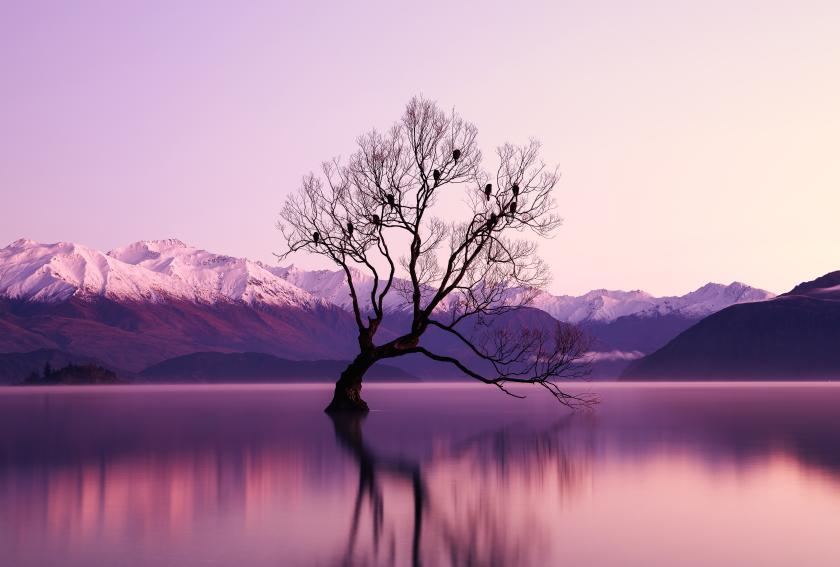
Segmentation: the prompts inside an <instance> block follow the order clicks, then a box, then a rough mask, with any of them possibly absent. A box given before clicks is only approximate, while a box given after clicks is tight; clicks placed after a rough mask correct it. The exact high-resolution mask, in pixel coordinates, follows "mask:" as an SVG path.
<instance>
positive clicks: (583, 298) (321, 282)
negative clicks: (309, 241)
mask: <svg viewBox="0 0 840 567" xmlns="http://www.w3.org/2000/svg"><path fill="white" fill-rule="evenodd" d="M267 269H268V270H270V271H271V272H272V273H274V274H276V275H278V276H280V277H282V278H284V279H285V280H287V281H288V282H290V283H292V284H294V285H296V286H297V287H300V288H302V289H305V290H306V291H308V292H310V293H311V294H313V295H315V296H317V297H320V298H322V299H325V300H327V301H330V302H331V303H333V304H334V305H337V306H339V307H341V308H342V309H348V310H349V309H350V305H351V300H350V292H349V288H348V286H347V282H346V281H345V277H344V273H343V272H341V271H339V270H335V271H333V270H313V271H307V270H301V269H300V268H297V267H295V266H288V267H268V268H267ZM353 281H354V285H355V287H356V291H357V293H358V294H359V297H361V298H363V299H365V298H367V297H368V296H369V294H370V289H371V287H372V285H373V278H372V277H370V276H369V275H366V274H362V273H361V272H354V273H353ZM518 293H521V291H520V290H511V292H510V295H511V298H510V299H511V301H515V297H514V296H515V295H516V294H518ZM389 295H390V297H387V298H386V304H385V307H386V308H391V309H394V308H398V307H401V306H402V305H404V301H403V299H402V297H401V296H400V295H399V294H389ZM771 297H774V295H773V294H772V293H770V292H768V291H764V290H762V289H757V288H754V287H750V286H748V285H745V284H742V283H740V282H733V283H731V284H729V285H723V284H718V283H708V284H706V285H704V286H702V287H700V288H699V289H697V290H695V291H692V292H690V293H687V294H685V295H683V296H666V297H655V296H653V295H651V294H649V293H647V292H644V291H638V290H637V291H617V290H606V289H596V290H593V291H590V292H588V293H586V294H584V295H580V296H572V295H551V294H550V293H547V292H542V293H540V294H538V295H537V296H536V297H535V298H534V300H533V303H531V306H532V307H536V308H537V309H540V310H542V311H545V312H546V313H548V314H549V315H551V316H552V317H554V318H555V319H559V320H561V321H565V322H568V323H574V324H579V323H590V322H592V323H595V322H597V323H610V322H612V321H615V320H616V319H618V318H619V317H625V316H631V315H634V316H639V317H655V316H658V315H679V316H682V317H685V318H689V319H699V318H702V317H705V316H707V315H710V314H711V313H715V312H716V311H720V310H721V309H723V308H724V307H728V306H730V305H734V304H736V303H747V302H751V301H763V300H765V299H770V298H771Z"/></svg>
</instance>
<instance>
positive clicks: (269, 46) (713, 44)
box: [0, 0, 840, 294]
mask: <svg viewBox="0 0 840 567" xmlns="http://www.w3.org/2000/svg"><path fill="white" fill-rule="evenodd" d="M838 29H840V2H837V1H836V0H828V1H822V2H816V1H808V0H796V1H786V2H779V1H773V0H761V1H752V0H741V1H738V0H728V1H718V0H708V1H704V2H687V1H679V0H663V1H631V0H623V1H612V2H608V1H599V0H586V1H579V2H564V1H546V2H527V1H517V2H510V1H508V2H483V3H473V2H468V1H459V2H451V1H450V2H437V1H427V2H423V3H407V2H406V3H403V2H395V1H389V2H346V1H344V2H320V1H306V2H303V1H302V2H295V1H286V2H281V1H276V2H258V1H250V2H244V3H243V2H234V1H230V2H213V1H199V0H195V1H183V0H166V1H154V0H149V1H143V2H139V1H138V2H131V1H129V0H125V1H121V2H110V1H101V2H92V1H88V0H78V1H75V2H65V1H55V2H46V1H41V0H24V1H17V0H4V1H3V2H0V92H2V96H0V246H5V245H6V244H7V243H9V242H11V241H13V240H15V239H17V238H21V237H26V238H31V239H34V240H38V241H42V242H56V241H61V240H64V241H73V242H79V243H82V244H85V245H88V246H91V247H94V248H98V249H102V250H108V249H110V248H113V247H116V246H119V245H123V244H126V243H129V242H133V241H137V240H144V239H156V238H169V237H175V238H180V239H181V240H183V241H185V242H187V243H189V244H191V245H193V246H197V247H200V248H205V249H208V250H212V251H216V252H220V253H225V254H231V255H235V256H245V257H250V258H253V259H259V260H264V261H272V260H273V256H272V253H273V252H278V251H281V250H282V240H281V238H280V234H279V233H278V232H277V230H276V229H275V228H274V224H275V222H276V220H277V218H278V217H277V212H278V211H279V210H280V208H281V206H282V202H283V199H284V197H285V196H286V195H288V194H289V193H290V192H291V191H294V190H296V189H297V187H298V186H299V184H300V180H301V177H302V176H303V175H304V174H305V173H307V172H309V171H312V170H314V169H317V168H318V166H319V164H320V163H321V162H322V161H323V160H325V159H329V158H331V157H333V156H346V155H348V154H350V153H351V152H352V151H353V147H354V140H355V138H356V136H358V135H359V134H361V133H363V132H366V131H368V130H370V129H371V128H374V127H376V128H380V129H384V128H386V127H388V126H389V125H390V124H391V123H392V122H394V121H395V120H396V119H397V118H399V116H400V114H401V112H402V110H403V107H404V106H405V104H406V102H407V101H408V100H409V99H410V98H411V97H412V96H414V95H417V94H423V95H424V96H426V97H428V98H431V99H434V100H436V101H438V103H439V104H440V105H441V106H442V107H444V108H447V109H448V108H453V107H454V108H455V109H456V110H457V111H458V112H459V113H460V114H461V115H462V116H463V117H465V118H466V119H467V120H470V121H471V122H473V123H475V124H476V125H477V126H478V128H479V132H480V134H479V141H480V144H481V147H482V148H483V149H484V150H485V152H486V153H492V151H493V148H495V146H496V145H499V144H502V143H504V142H507V141H509V142H513V143H524V142H526V141H527V140H528V138H529V137H531V136H533V137H535V138H538V139H540V140H541V141H542V142H543V157H544V158H545V160H546V161H547V162H549V163H552V164H554V163H556V164H559V166H560V170H561V171H562V174H563V177H562V180H561V183H560V184H559V185H558V188H557V199H558V202H559V206H560V213H561V214H562V216H563V217H564V219H565V223H564V226H563V227H561V228H560V229H559V231H558V232H557V235H556V236H555V237H554V238H553V239H551V240H547V241H543V242H541V244H540V250H541V252H542V255H543V257H544V258H545V259H546V260H547V261H548V263H549V265H550V266H551V267H552V271H553V273H554V280H553V282H552V284H551V287H550V289H551V291H553V292H555V293H574V294H579V293H583V292H586V291H588V290H590V289H595V288H608V289H644V290H647V291H649V292H652V293H655V294H682V293H685V292H687V291H690V290H692V289H695V288H697V287H699V286H700V285H702V284H704V283H706V282H708V281H717V282H721V283H729V282H731V281H736V280H737V281H742V282H745V283H748V284H750V285H754V286H757V287H762V288H764V289H768V290H770V291H774V292H783V291H787V290H789V289H790V288H791V287H793V285H795V284H796V283H798V282H800V281H803V280H808V279H813V278H814V277H817V276H819V275H822V274H824V273H826V272H829V271H833V270H837V269H840V251H838V246H837V244H838V232H839V231H838V226H840V223H838V219H840V154H838V149H839V148H840V104H839V103H838V101H840V34H839V33H838V32H837V30H838ZM293 261H294V262H295V264H297V265H300V266H303V267H318V266H323V265H322V264H320V263H319V262H317V261H314V260H312V259H310V258H306V257H304V256H298V257H296V258H294V259H293Z"/></svg>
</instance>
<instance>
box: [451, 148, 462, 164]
mask: <svg viewBox="0 0 840 567" xmlns="http://www.w3.org/2000/svg"><path fill="white" fill-rule="evenodd" d="M452 159H454V160H455V161H458V160H459V159H461V150H452Z"/></svg>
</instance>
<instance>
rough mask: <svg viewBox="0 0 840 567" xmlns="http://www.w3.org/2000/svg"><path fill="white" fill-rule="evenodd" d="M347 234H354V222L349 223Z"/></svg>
mask: <svg viewBox="0 0 840 567" xmlns="http://www.w3.org/2000/svg"><path fill="white" fill-rule="evenodd" d="M347 236H353V223H352V222H348V223H347Z"/></svg>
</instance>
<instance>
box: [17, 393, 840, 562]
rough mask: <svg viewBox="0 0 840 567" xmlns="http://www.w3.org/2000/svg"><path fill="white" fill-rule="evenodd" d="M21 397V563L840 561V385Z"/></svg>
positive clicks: (58, 394) (65, 394) (30, 395)
mask: <svg viewBox="0 0 840 567" xmlns="http://www.w3.org/2000/svg"><path fill="white" fill-rule="evenodd" d="M589 389H591V390H596V391H598V392H599V393H600V395H601V397H602V400H603V401H602V403H601V405H600V406H599V407H598V409H597V410H596V411H595V412H593V413H576V414H571V413H569V412H567V411H564V410H562V409H561V408H560V407H558V406H557V405H556V403H555V402H553V401H552V400H551V399H549V398H548V397H547V396H545V395H541V394H540V392H537V391H533V392H532V394H531V395H530V396H529V398H528V399H526V400H516V399H512V398H508V397H505V396H503V395H502V394H500V393H499V392H497V391H494V390H492V389H490V388H487V387H482V386H481V385H472V384H470V385H459V386H452V385H448V386H420V385H400V386H386V385H381V386H366V387H365V393H366V398H367V399H368V402H369V403H370V404H371V406H372V407H374V408H376V409H377V410H378V411H374V412H372V413H371V414H370V415H369V416H368V417H367V418H366V419H364V420H350V419H348V420H344V421H338V422H334V421H332V420H331V419H330V418H328V417H327V416H326V415H324V414H323V413H321V408H322V406H324V405H325V403H326V401H327V399H328V396H329V392H328V390H327V389H325V388H322V387H319V386H305V387H304V386H301V387H294V386H267V387H264V386H261V387H161V388H158V387H142V388H135V387H113V388H107V387H106V388H99V389H95V388H73V389H61V388H56V389H42V390H34V389H4V390H0V564H3V565H10V566H36V565H37V566H42V565H71V566H85V567H90V566H99V565H102V566H121V565H126V566H152V565H155V566H157V565H167V566H168V565H172V566H199V565H201V566H204V565H231V566H234V565H235V566H269V565H270V566H281V565H282V566H285V565H289V566H296V565H325V566H327V565H366V566H369V565H411V564H412V562H415V563H417V564H422V565H426V566H439V565H539V566H546V565H574V566H582V565H586V566H601V565H630V566H635V565H638V566H645V567H650V566H668V567H672V566H675V565H680V566H694V565H697V566H700V565H703V566H706V565H756V566H763V567H767V566H775V565H778V566H790V565H808V566H819V565H831V566H836V565H840V532H838V523H840V412H838V409H840V387H838V386H833V385H820V384H808V385H802V384H799V385H794V384H772V385H723V386H721V385H651V386H641V385H593V384H590V385H589Z"/></svg>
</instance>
